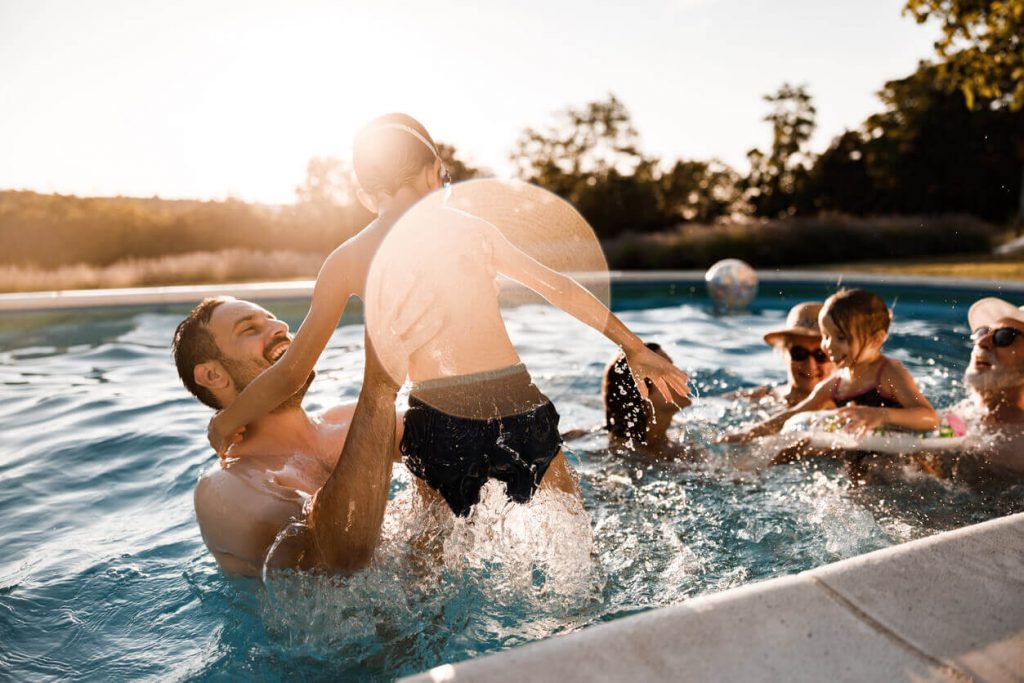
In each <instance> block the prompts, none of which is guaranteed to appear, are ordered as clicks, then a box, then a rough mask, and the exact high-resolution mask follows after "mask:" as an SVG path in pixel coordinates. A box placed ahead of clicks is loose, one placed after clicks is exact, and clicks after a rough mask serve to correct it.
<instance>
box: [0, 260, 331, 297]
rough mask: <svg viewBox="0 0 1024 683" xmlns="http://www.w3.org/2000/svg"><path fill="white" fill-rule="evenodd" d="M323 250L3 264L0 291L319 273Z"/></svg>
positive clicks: (296, 276)
mask: <svg viewBox="0 0 1024 683" xmlns="http://www.w3.org/2000/svg"><path fill="white" fill-rule="evenodd" d="M323 260H324V257H323V255H322V254H316V253H309V252H296V251H276V252H273V253H270V252H264V251H254V250H249V249H227V250H224V251H216V252H194V253H189V254H178V255H174V256H162V257H160V258H151V259H126V260H124V261H118V262H117V263H113V264H111V265H109V266H93V265H88V264H83V263H79V264H75V265H71V266H62V267H59V268H53V269H44V268H37V267H25V266H0V292H38V291H49V290H65V289H109V288H118V287H157V286H164V285H191V284H219V283H227V282H254V281H263V280H294V279H309V278H314V277H316V274H317V272H318V271H319V270H320V265H321V264H322V263H323Z"/></svg>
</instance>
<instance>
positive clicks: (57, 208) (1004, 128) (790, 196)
mask: <svg viewBox="0 0 1024 683" xmlns="http://www.w3.org/2000/svg"><path fill="white" fill-rule="evenodd" d="M905 11H906V12H907V13H909V14H911V15H912V16H913V17H914V18H915V19H917V20H918V21H921V22H924V21H938V22H939V23H940V24H941V28H942V33H941V35H942V36H943V38H942V39H941V40H940V41H939V43H938V44H937V45H936V49H937V54H936V60H935V61H932V62H922V63H921V64H920V65H919V66H918V68H917V69H916V70H915V71H914V72H913V73H911V74H909V75H908V76H906V77H904V78H902V79H897V80H893V81H890V82H888V83H885V85H884V86H883V87H882V89H881V91H880V92H879V99H880V103H881V110H880V111H879V112H877V113H875V114H873V115H871V116H869V117H868V118H867V119H866V120H865V121H864V122H863V123H862V124H861V125H860V126H858V127H856V128H855V129H853V130H848V131H845V132H843V133H842V134H841V135H838V136H837V137H836V138H835V139H834V140H833V141H832V143H831V145H830V146H829V147H828V148H827V149H826V150H825V151H824V152H822V153H820V154H815V153H813V152H812V151H811V150H810V149H809V148H808V143H809V140H810V138H811V136H812V135H813V133H814V130H815V126H816V111H815V107H814V102H813V97H812V94H811V93H810V92H809V91H808V88H807V87H806V86H803V85H799V84H790V83H784V84H782V85H781V86H780V87H779V88H778V89H777V90H776V91H775V92H772V93H769V94H767V95H765V97H764V104H765V113H764V122H765V123H766V124H767V125H769V126H770V128H771V131H772V142H771V145H770V146H769V147H767V148H766V149H752V150H750V152H749V153H748V155H747V160H748V162H749V168H748V169H745V170H742V171H741V170H738V169H735V168H732V167H730V166H729V165H727V164H725V163H723V162H722V161H720V160H717V159H689V160H687V159H677V160H670V159H661V158H659V157H657V156H656V155H653V154H651V153H649V152H647V151H645V150H644V149H643V146H642V144H641V137H640V134H639V131H637V129H636V127H635V125H634V123H633V120H632V117H631V116H630V113H629V111H628V109H627V107H626V106H625V104H624V103H623V102H622V101H621V100H619V99H618V98H617V97H616V96H615V95H613V94H609V95H608V96H606V97H604V98H602V99H598V100H595V101H593V102H589V103H585V104H583V105H582V106H573V107H568V108H565V109H564V110H562V111H560V112H557V113H556V114H555V115H554V116H553V117H552V120H551V121H550V122H549V123H548V124H547V125H545V126H541V127H537V128H533V127H531V128H527V129H526V130H524V131H522V133H521V135H520V136H519V138H518V140H517V141H516V143H515V145H514V148H513V150H512V151H511V154H510V157H511V162H512V165H513V167H514V169H515V171H516V173H517V175H518V176H519V177H521V178H522V179H524V180H527V181H530V182H533V183H536V184H538V185H540V186H542V187H545V188H547V189H549V190H551V191H552V192H555V193H556V194H558V195H560V196H562V197H564V198H565V199H567V200H569V201H570V202H572V203H573V204H574V205H575V206H576V207H577V208H578V209H579V210H580V212H581V213H582V214H583V215H584V216H585V217H586V218H587V219H588V220H589V221H590V223H591V225H593V227H594V229H595V231H596V232H597V234H598V236H599V237H600V238H602V239H603V240H606V241H609V240H617V239H621V238H623V237H625V236H629V235H644V234H655V233H665V232H669V231H676V232H678V231H679V230H680V229H681V226H683V228H682V229H685V226H686V225H688V224H692V225H707V226H715V225H718V224H722V223H730V224H735V223H747V224H750V223H754V224H756V223H757V222H759V221H761V222H763V221H775V223H773V225H776V226H777V225H778V222H779V221H780V220H781V221H786V220H797V219H805V220H802V223H801V225H803V226H807V225H815V224H816V223H814V221H811V220H806V219H811V218H814V217H829V216H832V217H834V216H838V215H845V216H851V217H855V218H856V219H863V218H866V217H867V218H870V217H874V216H894V215H895V216H900V215H904V216H925V217H927V216H932V217H935V216H941V215H946V214H966V215H970V216H974V217H977V218H979V219H982V221H987V222H990V223H997V224H1003V223H1006V222H1009V221H1013V220H1017V221H1020V220H1021V216H1024V188H1022V176H1024V173H1022V169H1024V112H1022V111H1021V107H1022V105H1024V85H1022V84H1024V63H1022V57H1021V55H1022V54H1024V50H1022V44H1021V36H1024V0H995V1H992V2H988V1H986V0H982V1H980V2H979V1H978V0H908V2H907V4H906V8H905ZM439 150H440V153H441V155H442V157H443V158H444V160H445V162H446V164H447V166H448V168H449V170H450V172H451V174H452V177H453V179H454V180H456V181H458V180H462V179H466V178H471V177H474V176H478V175H482V174H484V173H485V172H484V171H483V170H481V169H479V168H475V167H473V166H472V165H471V164H469V163H467V162H466V161H464V160H463V159H462V158H460V156H459V154H458V152H457V150H456V149H455V147H454V146H452V145H450V144H440V145H439ZM355 187H356V185H355V181H354V178H353V174H352V171H351V168H350V166H349V165H348V164H347V163H345V162H343V161H342V160H340V159H338V158H332V157H317V158H314V159H311V160H310V162H309V164H308V166H307V169H306V177H305V179H304V181H303V182H302V184H301V185H300V186H299V187H298V188H296V202H295V204H293V205H288V206H263V205H255V204H247V203H244V202H240V201H237V200H230V199H229V200H227V201H206V202H203V201H175V200H161V199H157V198H151V199H139V198H126V197H115V198H81V197H74V196H64V195H41V194H37V193H34V192H16V191H6V192H0V264H16V265H30V266H37V267H43V268H52V267H56V266H61V265H66V264H72V263H89V264H95V265H108V264H110V263H113V262H115V261H117V260H119V259H124V258H149V257H158V256H165V255H173V254H184V253H190V252H195V251H219V250H226V249H236V248H246V249H254V250H262V251H268V252H272V251H275V250H282V249H287V250H289V251H297V252H311V253H320V254H324V253H327V252H328V251H329V250H330V249H332V248H333V247H335V246H337V245H338V244H340V243H341V242H343V241H345V240H346V239H347V238H348V237H350V236H351V235H353V234H355V232H357V231H358V230H359V229H361V228H362V227H363V226H364V225H366V223H367V222H368V221H369V220H370V219H371V218H372V216H370V215H369V214H368V213H367V212H366V211H365V210H364V209H363V208H362V206H361V205H360V204H359V203H358V201H356V199H355ZM829 220H831V221H832V222H833V223H834V220H833V219H829ZM826 222H827V221H826ZM947 223H948V221H947V222H941V221H940V222H938V223H936V222H935V221H931V224H932V225H940V224H941V225H946V224H947ZM858 225H863V220H860V222H859V223H858ZM975 227H976V226H975ZM714 229H715V228H713V227H710V228H708V230H714ZM801 230H802V232H801V235H803V234H804V233H805V232H808V231H807V229H806V227H804V228H801ZM689 232H691V233H692V230H690V231H689ZM769 233H771V231H765V234H764V239H766V240H767V239H774V238H769ZM743 234H744V235H745V237H744V239H746V240H748V241H749V240H750V239H755V240H756V239H757V232H756V230H754V231H751V230H746V231H744V232H743ZM824 238H825V236H823V239H824ZM688 239H689V238H688ZM706 239H713V238H712V237H707V238H706ZM981 242H985V243H986V244H987V241H986V240H981ZM644 244H646V245H647V247H646V248H652V249H653V248H655V245H656V241H650V240H647V241H645V242H644ZM972 247H973V248H984V245H982V244H980V243H978V244H966V243H965V245H964V251H968V250H969V249H970V248H972ZM928 248H929V243H928V241H927V240H925V241H924V243H922V244H921V245H920V249H921V250H922V251H921V252H920V253H921V254H922V255H923V254H927V253H928V252H927V249H928ZM755 252H756V250H755ZM857 255H859V254H849V256H850V257H855V256H857ZM769 260H770V261H772V262H776V261H777V260H778V259H776V258H775V257H772V258H770V259H769Z"/></svg>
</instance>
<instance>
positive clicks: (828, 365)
mask: <svg viewBox="0 0 1024 683" xmlns="http://www.w3.org/2000/svg"><path fill="white" fill-rule="evenodd" d="M786 355H787V358H788V359H789V374H790V377H791V378H792V382H793V385H794V386H795V387H796V388H797V389H799V390H800V391H802V392H804V393H810V392H811V390H812V389H814V387H816V386H817V385H818V383H819V382H821V380H823V379H825V378H826V377H828V376H829V375H831V374H832V371H833V370H834V369H835V366H834V365H833V364H832V361H831V359H829V358H828V356H827V355H826V354H825V353H824V351H823V350H822V348H821V339H819V338H818V337H805V336H796V335H794V336H791V337H789V338H788V339H787V340H786Z"/></svg>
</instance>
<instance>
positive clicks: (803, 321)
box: [764, 301, 822, 346]
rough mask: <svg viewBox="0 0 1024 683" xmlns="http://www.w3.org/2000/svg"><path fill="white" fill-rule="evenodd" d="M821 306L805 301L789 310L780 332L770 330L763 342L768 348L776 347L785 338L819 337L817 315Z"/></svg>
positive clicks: (819, 330)
mask: <svg viewBox="0 0 1024 683" xmlns="http://www.w3.org/2000/svg"><path fill="white" fill-rule="evenodd" d="M821 306H822V305H821V304H820V303H817V302H814V301H805V302H804V303H802V304H797V305H796V306H794V307H793V308H791V309H789V315H787V316H786V327H785V328H783V329H781V330H772V331H771V332H769V333H768V334H766V335H764V341H765V343H766V344H769V345H770V346H777V345H778V344H780V343H781V342H782V341H783V340H785V338H786V337H789V336H799V337H820V336H821V329H820V328H819V327H818V314H819V313H821Z"/></svg>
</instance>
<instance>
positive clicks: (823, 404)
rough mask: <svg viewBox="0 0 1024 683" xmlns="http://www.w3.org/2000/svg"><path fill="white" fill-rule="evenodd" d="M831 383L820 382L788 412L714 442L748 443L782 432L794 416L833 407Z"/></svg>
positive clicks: (826, 381)
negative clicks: (787, 421)
mask: <svg viewBox="0 0 1024 683" xmlns="http://www.w3.org/2000/svg"><path fill="white" fill-rule="evenodd" d="M833 382H835V380H834V379H833V378H831V377H829V378H827V379H824V380H822V381H821V382H819V383H818V386H816V387H814V390H813V391H812V392H811V393H810V394H809V395H808V396H807V398H805V399H804V400H802V401H800V403H797V404H796V405H795V406H793V407H792V408H790V409H789V410H784V411H782V412H781V413H779V414H778V415H774V416H772V417H770V418H768V419H767V420H765V421H764V422H762V423H761V424H759V425H755V426H754V427H751V428H750V429H748V430H746V431H742V432H731V433H729V434H723V435H722V436H720V437H718V439H716V441H717V442H718V443H736V442H741V441H750V440H751V439H756V438H757V437H759V436H768V435H769V434H778V433H779V432H780V431H781V430H782V427H783V425H785V424H786V420H788V419H789V418H791V417H793V416H794V415H796V414H798V413H804V412H808V411H811V410H824V409H826V408H829V407H830V406H832V405H834V404H833V403H832V383H833Z"/></svg>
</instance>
